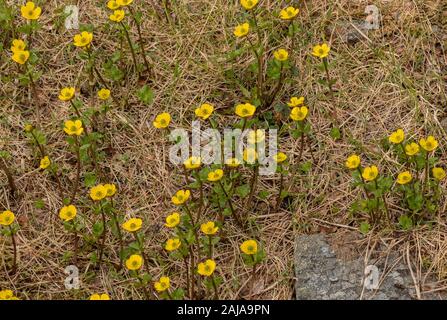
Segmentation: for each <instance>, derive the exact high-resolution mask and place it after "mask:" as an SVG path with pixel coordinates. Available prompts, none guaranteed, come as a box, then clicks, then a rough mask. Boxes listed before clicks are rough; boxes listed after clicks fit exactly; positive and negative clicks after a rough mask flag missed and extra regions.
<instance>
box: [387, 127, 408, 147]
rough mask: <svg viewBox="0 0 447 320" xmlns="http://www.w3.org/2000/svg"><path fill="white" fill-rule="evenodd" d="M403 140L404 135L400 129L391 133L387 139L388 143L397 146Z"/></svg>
mask: <svg viewBox="0 0 447 320" xmlns="http://www.w3.org/2000/svg"><path fill="white" fill-rule="evenodd" d="M404 139H405V133H404V130H402V129H397V130H396V131H394V132H393V133H391V135H390V136H389V138H388V140H389V142H391V143H394V144H399V143H401V142H402V141H404Z"/></svg>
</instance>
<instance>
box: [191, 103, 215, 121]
mask: <svg viewBox="0 0 447 320" xmlns="http://www.w3.org/2000/svg"><path fill="white" fill-rule="evenodd" d="M213 111H214V107H213V106H212V105H210V104H208V103H204V104H202V105H201V106H200V107H198V108H197V109H196V110H195V111H194V112H195V114H196V116H197V117H199V118H202V119H203V120H206V119H208V118H209V117H210V116H211V114H212V113H213Z"/></svg>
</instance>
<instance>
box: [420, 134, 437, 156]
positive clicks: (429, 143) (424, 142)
mask: <svg viewBox="0 0 447 320" xmlns="http://www.w3.org/2000/svg"><path fill="white" fill-rule="evenodd" d="M419 144H420V145H421V147H422V148H423V149H424V150H425V151H428V152H430V151H433V150H435V149H436V148H437V147H438V141H437V140H436V139H435V137H433V136H428V137H427V139H424V138H422V139H421V140H419Z"/></svg>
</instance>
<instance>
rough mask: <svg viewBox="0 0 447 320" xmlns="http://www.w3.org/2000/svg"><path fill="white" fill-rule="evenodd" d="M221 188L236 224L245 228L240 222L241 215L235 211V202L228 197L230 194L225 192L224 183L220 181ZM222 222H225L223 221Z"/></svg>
mask: <svg viewBox="0 0 447 320" xmlns="http://www.w3.org/2000/svg"><path fill="white" fill-rule="evenodd" d="M219 186H220V188H221V189H222V192H223V193H224V195H225V198H226V199H227V203H228V206H229V207H230V210H231V214H232V216H233V217H234V219H235V220H236V223H237V224H238V225H239V226H240V227H243V225H242V221H241V220H240V217H239V215H238V214H237V213H236V210H235V209H234V206H233V202H232V201H231V198H230V196H229V195H228V192H227V191H226V190H225V188H224V185H223V184H222V182H221V181H220V180H219ZM222 222H223V221H222Z"/></svg>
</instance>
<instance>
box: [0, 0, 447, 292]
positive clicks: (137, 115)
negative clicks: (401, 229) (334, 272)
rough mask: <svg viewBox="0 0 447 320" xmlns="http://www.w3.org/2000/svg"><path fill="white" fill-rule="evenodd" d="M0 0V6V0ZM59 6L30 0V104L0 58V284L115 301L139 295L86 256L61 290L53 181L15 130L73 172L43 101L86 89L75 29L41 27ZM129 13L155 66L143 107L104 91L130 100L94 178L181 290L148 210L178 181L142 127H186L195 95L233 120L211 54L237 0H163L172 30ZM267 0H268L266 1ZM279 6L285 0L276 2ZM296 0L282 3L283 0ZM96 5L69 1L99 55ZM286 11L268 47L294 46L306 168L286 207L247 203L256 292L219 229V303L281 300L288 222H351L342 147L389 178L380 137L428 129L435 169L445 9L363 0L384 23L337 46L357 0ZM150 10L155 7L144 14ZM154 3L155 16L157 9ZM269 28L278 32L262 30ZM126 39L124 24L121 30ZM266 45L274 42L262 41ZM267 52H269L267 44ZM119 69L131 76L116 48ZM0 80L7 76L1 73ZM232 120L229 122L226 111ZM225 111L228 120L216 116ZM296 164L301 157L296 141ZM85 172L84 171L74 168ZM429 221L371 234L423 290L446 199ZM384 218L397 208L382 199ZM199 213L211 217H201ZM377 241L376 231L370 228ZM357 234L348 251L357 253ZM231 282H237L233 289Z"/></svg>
mask: <svg viewBox="0 0 447 320" xmlns="http://www.w3.org/2000/svg"><path fill="white" fill-rule="evenodd" d="M9 2H11V1H9ZM58 2H59V1H52V0H48V1H45V3H44V5H43V8H44V14H43V16H42V20H41V23H42V24H43V26H44V27H43V29H42V30H40V31H39V32H38V33H37V35H36V36H35V38H34V39H33V47H34V48H35V49H36V51H37V52H38V54H39V56H40V61H41V62H42V63H41V64H39V66H38V69H39V70H41V71H42V74H43V75H42V78H41V79H40V80H39V82H38V87H39V89H38V92H39V99H38V101H36V99H32V100H29V97H30V96H29V88H27V87H21V86H18V85H17V84H16V81H15V80H14V75H15V74H16V71H17V70H16V68H15V66H14V65H13V64H12V63H11V62H10V59H9V53H8V52H7V51H3V52H2V53H1V60H0V61H1V64H0V69H1V73H2V84H1V89H0V99H1V100H0V106H1V107H0V149H4V150H7V151H8V152H10V153H11V154H12V155H13V157H12V159H11V160H9V163H10V166H11V167H12V169H13V172H14V176H15V177H16V182H17V185H18V189H19V190H20V195H21V197H20V198H19V199H11V198H10V197H9V196H8V189H7V184H6V179H5V176H4V175H3V173H0V182H1V184H0V192H1V194H0V209H6V208H9V209H11V210H12V211H14V212H15V213H17V215H18V217H19V221H20V226H21V229H20V232H19V233H18V246H19V253H20V257H19V268H20V269H19V272H17V274H16V275H14V276H8V275H7V272H6V260H7V259H9V257H10V249H9V248H10V241H9V239H5V238H2V239H0V252H2V255H1V262H0V266H1V270H0V288H11V289H13V290H14V291H15V292H17V293H18V294H19V295H20V297H21V298H28V299H75V298H82V299H85V298H86V297H88V296H89V295H90V294H92V293H94V292H108V293H109V294H110V295H111V297H112V298H114V299H138V298H142V293H141V292H140V291H138V290H136V289H132V285H131V284H130V278H129V276H128V274H127V273H126V272H121V273H116V272H115V271H113V269H112V268H104V269H103V270H102V271H101V272H97V273H96V275H93V274H92V269H91V266H90V265H89V264H88V258H87V257H85V259H83V260H82V267H81V272H82V280H81V281H82V288H81V290H79V291H77V292H75V291H66V290H65V288H64V278H65V277H66V275H65V274H64V268H65V267H66V266H67V264H69V263H68V261H65V260H64V258H63V257H64V252H66V251H67V250H70V249H71V242H70V241H71V239H70V238H69V236H68V235H67V234H66V233H65V232H64V230H63V226H62V224H61V223H60V222H59V221H58V218H57V212H58V210H59V208H60V206H61V202H60V199H59V198H58V196H57V192H56V184H55V183H54V181H52V179H50V178H49V176H47V175H46V174H43V173H42V171H40V170H38V169H37V168H38V156H37V153H36V151H35V150H33V148H32V147H31V146H30V145H29V143H28V142H27V140H26V139H25V137H24V135H23V131H22V128H23V126H24V124H25V123H28V122H31V123H34V124H36V125H38V126H39V128H40V129H41V130H42V131H43V132H44V133H45V134H46V136H47V139H48V146H47V149H48V150H49V151H50V153H51V156H52V158H53V159H54V160H55V161H57V163H58V164H59V165H61V166H62V167H63V170H64V174H65V178H64V181H65V182H66V183H67V185H68V183H69V182H70V181H69V180H71V179H73V178H74V158H73V155H72V153H71V152H69V150H68V147H67V144H66V142H65V141H64V134H63V132H62V130H60V128H61V124H62V120H63V119H66V118H68V117H69V116H70V110H69V108H68V106H67V105H66V104H64V103H62V102H60V101H58V99H57V96H58V92H59V89H60V88H62V87H64V86H67V85H69V84H73V83H75V84H76V86H77V87H78V88H88V82H87V81H86V79H85V76H84V74H85V73H84V72H83V71H84V70H83V67H82V66H83V63H82V62H81V61H80V60H79V59H78V58H76V50H75V48H73V46H71V45H70V43H71V41H72V37H73V35H74V33H75V32H73V31H65V30H63V29H60V30H58V29H56V28H55V27H54V26H53V23H54V21H55V18H56V15H55V14H54V12H55V11H54V10H55V8H58V7H60V5H58V4H57V3H58ZM135 2H136V4H135V5H136V6H138V7H139V8H140V9H141V10H142V11H143V13H144V17H145V19H144V22H143V26H142V29H143V34H144V37H145V40H146V43H147V44H148V45H147V50H148V52H149V54H150V61H151V63H153V64H154V66H155V68H154V71H155V79H156V80H155V81H154V82H153V83H149V84H150V86H151V87H152V88H153V89H154V92H155V99H154V103H153V104H152V105H151V106H150V107H147V106H145V105H143V104H141V103H140V102H139V100H138V99H137V97H136V95H135V91H136V89H138V88H139V87H140V86H141V84H142V82H139V83H138V82H137V80H136V79H135V77H133V78H132V77H131V78H130V79H129V80H128V81H127V82H126V83H125V85H124V86H123V87H121V88H114V92H116V93H117V95H118V96H120V97H121V96H125V95H127V94H129V105H128V107H127V108H114V109H113V110H112V111H111V113H110V114H109V117H108V121H107V124H106V125H107V127H106V128H107V130H106V132H107V133H106V137H105V139H104V140H105V141H106V143H105V145H103V146H101V148H102V149H103V151H104V152H105V154H106V158H105V159H104V160H103V161H101V162H100V163H99V166H100V167H101V168H102V170H103V172H104V173H105V175H106V177H107V181H102V182H103V183H106V182H114V183H116V184H117V185H118V188H119V196H118V197H117V207H118V208H119V211H120V213H121V214H122V215H124V216H126V217H130V216H135V215H136V216H139V217H142V218H143V219H144V221H145V230H144V232H145V234H146V237H147V242H146V246H147V248H148V251H149V252H153V253H154V254H156V255H157V256H158V257H160V259H158V262H157V263H156V264H155V265H154V266H153V268H152V270H151V271H152V275H153V276H154V277H155V278H158V276H160V275H161V274H162V273H168V274H170V275H171V276H172V281H173V282H174V285H173V286H174V287H178V286H182V285H184V276H183V271H182V270H183V265H182V264H181V263H170V262H169V263H168V261H169V260H167V259H162V258H163V257H167V255H166V253H165V252H164V251H163V249H162V247H161V243H162V242H163V241H165V240H166V238H167V236H168V231H167V230H165V229H164V228H163V227H162V223H163V219H164V217H165V216H166V214H167V213H168V212H169V211H171V210H172V209H173V208H172V206H171V204H170V201H169V199H170V196H171V195H172V194H173V193H174V192H175V191H176V190H177V189H178V188H180V187H182V183H183V179H182V177H181V175H180V173H181V171H180V170H179V168H175V167H174V166H173V165H171V164H170V162H169V161H168V156H167V150H168V148H169V144H167V143H166V140H165V138H164V136H163V135H162V134H160V132H159V131H156V129H154V128H153V127H152V126H151V122H152V120H153V118H154V117H155V115H156V114H157V113H159V112H162V111H168V112H170V113H171V114H172V115H173V122H174V127H178V128H179V127H183V128H190V127H191V126H190V122H191V121H192V120H193V119H194V113H193V110H194V108H195V107H196V106H197V105H199V104H200V103H204V102H210V103H213V104H214V105H215V106H216V107H217V109H218V112H219V114H220V115H221V117H222V119H226V121H229V120H228V119H233V118H231V117H228V116H225V117H224V116H223V115H224V114H229V113H231V112H232V108H233V106H234V105H235V103H237V102H240V101H243V100H244V99H245V97H244V95H243V92H241V91H240V89H239V88H238V87H237V86H235V85H234V84H233V83H231V82H230V81H228V79H227V78H226V77H225V70H228V69H231V68H233V67H234V64H232V63H231V62H228V61H226V58H225V56H226V53H227V52H228V51H231V50H233V49H234V48H235V47H236V43H235V40H234V37H233V35H232V30H233V26H234V25H235V24H236V23H237V22H240V21H241V10H240V7H239V5H238V3H237V2H236V1H231V3H229V2H230V1H228V0H208V1H192V0H190V1H188V0H179V1H173V3H174V4H173V10H174V15H173V16H174V18H175V19H174V20H175V25H169V24H168V23H166V21H165V20H161V21H160V20H158V19H157V18H156V16H154V15H153V11H152V9H151V6H150V5H142V4H139V3H141V2H142V1H135ZM274 2H275V4H274ZM276 2H277V1H269V0H264V1H262V4H263V7H264V8H269V9H270V8H271V9H273V10H277V9H278V8H279V6H278V5H277V4H276ZM283 2H284V4H285V3H286V2H287V3H290V2H291V1H283ZM292 2H295V1H292ZM97 3H99V1H90V0H84V1H77V4H78V5H79V7H80V8H81V16H80V19H81V23H82V24H93V25H94V26H95V39H96V40H95V48H96V49H98V50H100V51H101V52H103V53H104V54H103V56H102V58H104V59H106V58H107V56H108V55H109V54H110V52H112V51H114V50H118V44H117V43H116V35H115V34H114V33H112V32H108V31H107V30H105V29H104V25H105V23H106V20H107V11H106V9H105V8H104V7H103V6H99V5H98V4H97ZM297 3H299V7H300V8H301V13H300V20H301V21H302V28H303V33H302V34H300V36H299V37H298V39H297V40H296V47H295V48H291V47H290V46H291V43H286V44H284V43H277V40H275V39H271V43H274V44H275V45H277V46H280V45H281V46H283V47H284V46H285V47H287V48H288V49H290V50H291V49H293V52H294V53H293V59H294V60H295V61H296V65H297V67H298V71H299V73H298V76H296V77H294V78H293V81H292V82H291V83H288V84H287V85H286V86H285V88H284V89H283V90H282V92H281V94H280V95H279V97H280V99H279V100H281V101H283V102H285V101H286V100H288V99H289V97H290V96H292V95H305V96H306V98H307V100H308V105H309V107H310V113H311V114H310V117H309V119H310V122H311V123H312V128H313V136H312V142H313V145H312V149H313V153H314V158H315V162H314V163H313V167H312V170H311V172H310V173H307V174H302V173H300V172H299V171H298V172H297V173H296V174H295V175H294V176H293V178H289V179H288V182H287V183H288V184H287V185H288V186H289V191H290V192H291V193H292V194H293V201H292V203H291V206H290V207H287V208H282V209H280V210H279V211H276V210H274V209H273V207H272V206H271V202H272V201H270V204H269V203H268V202H266V201H262V200H260V199H259V200H258V201H257V206H256V208H255V209H254V212H255V213H256V217H257V218H256V229H255V231H252V232H254V233H255V234H256V235H257V237H258V238H259V239H260V240H261V241H262V242H263V243H264V244H265V247H266V251H267V260H266V261H265V263H263V264H262V266H261V267H260V271H259V272H260V277H259V278H260V279H262V280H259V281H258V283H257V284H256V289H257V293H256V294H252V293H250V292H248V291H247V290H246V289H245V287H244V283H246V282H247V280H248V279H249V272H250V270H249V269H248V268H246V267H244V265H243V262H242V259H241V257H240V254H239V248H238V245H239V243H240V242H241V240H243V239H245V238H246V237H247V236H249V234H244V233H243V232H241V231H239V230H238V229H237V228H236V227H235V226H232V225H231V224H228V229H227V234H229V235H230V236H229V237H228V238H226V239H225V240H224V241H222V242H221V243H220V244H219V245H218V246H217V248H216V260H217V262H218V265H219V267H218V272H219V274H220V275H222V277H223V279H224V281H223V285H222V288H221V292H222V294H221V298H224V299H230V298H246V299H252V298H266V299H290V298H292V297H293V277H294V275H293V239H294V236H295V235H296V233H297V232H315V231H318V230H321V229H323V230H324V231H327V230H328V226H329V230H330V231H329V232H335V231H336V229H337V228H338V227H335V226H334V224H337V225H341V226H342V228H343V226H347V227H357V226H358V225H357V224H356V223H355V221H354V220H353V219H352V217H350V216H349V213H348V210H349V207H350V205H351V203H352V201H353V200H354V199H355V198H356V196H357V195H358V194H359V191H358V190H354V189H353V188H352V187H351V178H350V175H349V174H348V173H346V172H344V170H343V162H344V160H345V158H346V156H347V155H349V154H350V153H352V152H354V151H356V152H359V153H361V154H362V155H363V157H364V159H365V161H366V162H367V163H373V162H374V163H376V164H378V166H379V167H380V169H381V171H382V172H387V173H390V174H395V173H396V172H397V171H398V170H399V167H398V166H396V163H397V162H396V160H395V159H394V156H393V154H392V153H391V152H386V151H383V149H381V148H379V147H378V146H379V143H380V141H381V139H383V138H384V137H386V136H387V135H388V134H389V133H390V132H391V131H392V130H395V129H396V128H398V127H402V128H403V129H404V130H405V131H406V132H407V133H409V134H411V135H414V136H415V137H419V136H422V135H425V134H428V133H430V134H433V135H435V136H437V137H438V138H439V141H440V146H441V147H440V149H441V150H440V152H439V153H438V155H439V156H440V162H441V163H445V161H446V157H445V150H446V149H445V148H446V146H447V141H446V137H447V136H446V134H445V129H443V127H442V124H443V123H445V121H444V119H445V118H446V116H447V114H446V112H445V110H446V107H447V105H446V102H447V94H446V88H447V86H446V81H447V77H446V74H447V58H446V57H447V55H446V51H445V50H446V44H447V38H446V33H445V32H446V31H447V30H446V29H447V20H446V18H447V17H446V16H445V12H446V11H447V10H446V9H447V8H446V7H445V5H444V7H442V6H443V1H442V0H430V1H428V0H427V1H418V0H413V1H411V0H389V1H376V5H377V6H378V7H379V8H380V10H381V14H382V17H383V26H382V28H381V29H380V30H377V31H372V32H370V33H369V34H367V35H365V37H361V39H360V41H358V42H357V43H355V44H348V43H346V42H344V41H343V40H342V36H343V34H341V33H340V31H339V30H341V29H342V28H340V26H343V25H345V23H347V22H350V21H352V20H355V19H362V17H363V11H364V8H365V6H366V5H367V4H369V3H368V2H367V1H348V0H334V1H332V0H318V1H314V0H312V1H297ZM157 10H158V9H157ZM159 12H160V13H161V12H162V11H159ZM275 28H277V27H275ZM132 34H133V36H134V39H136V30H132ZM322 39H325V40H326V41H328V42H329V43H331V47H332V49H333V51H332V55H331V61H332V62H333V63H334V67H333V71H332V74H333V76H334V77H335V78H336V79H337V85H336V89H337V90H338V94H337V95H336V97H335V98H334V99H332V98H330V96H329V95H327V92H326V90H325V89H324V88H322V87H321V86H320V85H318V83H317V82H316V80H317V79H318V78H320V76H321V75H320V72H319V71H318V70H317V69H316V68H315V66H314V65H315V60H313V59H312V58H311V57H310V55H309V52H310V50H311V47H312V45H314V44H316V43H320V42H322ZM275 41H276V42H275ZM270 49H271V50H273V49H274V48H273V47H272V48H270ZM237 61H238V63H237V65H238V68H240V70H235V72H237V73H241V72H242V70H244V69H245V67H246V66H247V65H248V64H249V63H250V62H251V58H250V56H249V55H243V56H241V57H239V58H238V60H237ZM128 68H129V70H131V60H130V56H129V60H128ZM8 75H9V76H8ZM81 99H82V100H83V101H84V103H85V104H89V103H90V104H94V103H97V102H95V99H94V97H92V96H89V94H88V90H83V91H82V95H81ZM334 106H335V107H336V108H337V109H338V116H339V119H340V121H341V123H342V130H343V133H344V136H343V138H342V139H341V140H339V141H336V142H335V141H333V140H332V139H331V138H330V136H329V130H330V127H331V122H330V120H329V118H328V110H330V109H331V108H333V107H334ZM234 120H235V119H234ZM231 121H232V120H231ZM281 146H282V149H283V150H285V151H286V152H287V153H288V154H289V156H290V157H291V163H292V164H294V158H295V159H296V158H297V156H298V154H299V144H298V143H297V142H296V141H293V140H292V139H291V138H290V137H287V138H284V139H283V141H281ZM304 160H305V161H311V160H312V159H311V155H310V153H309V151H306V152H305V153H304ZM87 170H91V168H87ZM277 178H278V177H275V178H271V177H270V178H265V179H263V180H262V182H261V186H260V188H259V190H261V189H265V190H267V191H270V192H271V194H272V196H271V198H270V199H271V200H273V199H275V194H276V192H275V190H276V184H277V182H278V180H277ZM81 195H82V198H83V199H84V200H82V198H81V200H80V203H78V206H79V208H80V209H81V210H82V211H87V210H88V206H89V203H88V202H87V200H86V198H87V197H86V195H87V190H86V189H83V190H82V192H81ZM38 199H42V200H43V201H44V203H45V206H44V208H41V209H36V208H35V202H36V200H38ZM442 208H443V210H442V211H441V212H442V214H440V215H439V217H437V222H438V224H437V225H436V227H435V228H433V229H432V230H428V229H427V228H422V229H420V230H419V229H418V230H415V231H413V232H411V233H407V234H405V233H389V232H385V233H384V234H381V233H379V235H378V237H379V238H380V239H382V241H398V242H399V240H400V239H405V241H402V242H399V245H398V247H399V246H400V247H401V248H402V250H406V246H407V244H409V245H410V246H411V248H412V251H411V252H412V253H411V255H412V257H413V258H414V264H415V265H418V266H420V274H419V277H420V279H423V277H424V273H425V272H427V271H429V272H431V273H434V274H436V276H437V279H438V280H439V283H438V284H437V287H438V288H442V287H445V286H447V280H446V279H447V276H446V275H447V271H446V270H447V256H446V254H445V251H446V246H447V237H446V232H447V230H446V226H445V224H444V223H443V221H445V214H444V212H445V210H444V209H445V203H444V204H443V205H442ZM392 209H393V211H394V213H395V214H396V215H399V212H400V211H401V210H402V209H401V208H399V207H398V205H397V204H395V205H394V206H393V207H392ZM208 214H209V216H210V217H213V213H212V212H208ZM375 237H376V236H375ZM113 241H114V240H113V239H112V238H111V237H110V238H109V239H108V249H107V256H108V258H110V259H116V254H115V253H114V252H113V248H114V247H116V246H112V242H113ZM368 243H371V241H366V240H365V242H364V243H363V244H362V245H361V246H360V245H359V246H360V247H361V250H366V249H367V247H368ZM403 252H405V251H403ZM241 285H242V287H241Z"/></svg>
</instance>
